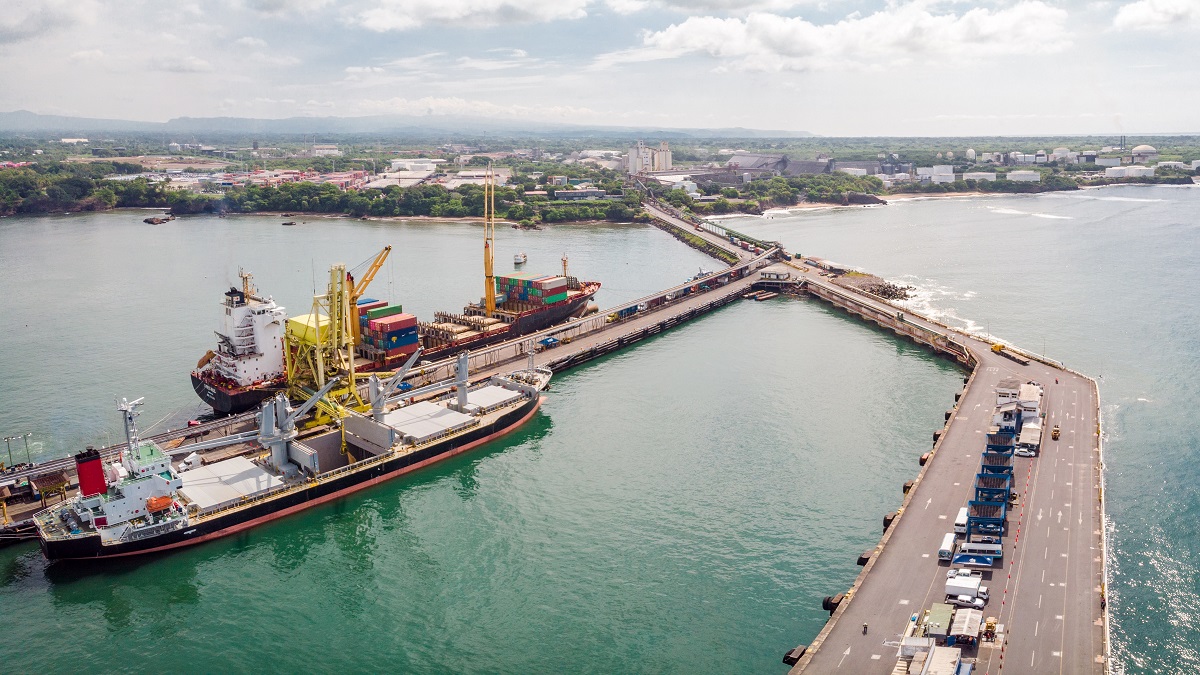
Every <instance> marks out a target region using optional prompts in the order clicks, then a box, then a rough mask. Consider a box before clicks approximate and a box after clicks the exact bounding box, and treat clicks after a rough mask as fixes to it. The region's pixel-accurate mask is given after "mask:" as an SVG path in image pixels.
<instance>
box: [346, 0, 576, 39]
mask: <svg viewBox="0 0 1200 675" xmlns="http://www.w3.org/2000/svg"><path fill="white" fill-rule="evenodd" d="M589 2H590V0H555V2H549V3H534V2H529V0H376V1H375V6H374V7H372V8H370V9H367V10H365V11H362V12H360V13H359V14H358V15H357V17H356V21H357V23H358V24H359V25H361V26H363V27H364V28H368V29H370V30H373V31H378V32H384V31H393V30H395V31H403V30H411V29H413V28H419V27H421V26H425V25H429V24H449V25H454V26H460V27H468V28H485V27H491V26H499V25H505V24H514V23H543V22H549V21H559V20H563V19H582V18H584V17H586V16H587V9H586V8H587V5H588V3H589Z"/></svg>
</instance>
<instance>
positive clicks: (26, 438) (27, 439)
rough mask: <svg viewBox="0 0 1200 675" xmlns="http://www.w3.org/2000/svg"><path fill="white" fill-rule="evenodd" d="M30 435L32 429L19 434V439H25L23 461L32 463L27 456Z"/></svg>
mask: <svg viewBox="0 0 1200 675" xmlns="http://www.w3.org/2000/svg"><path fill="white" fill-rule="evenodd" d="M32 435H33V432H32V431H26V432H25V433H24V434H21V439H22V440H24V441H25V461H26V462H27V463H28V464H30V465H33V460H32V459H30V458H29V437H30V436H32Z"/></svg>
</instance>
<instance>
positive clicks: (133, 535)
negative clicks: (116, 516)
mask: <svg viewBox="0 0 1200 675" xmlns="http://www.w3.org/2000/svg"><path fill="white" fill-rule="evenodd" d="M184 522H185V521H184V519H183V518H172V519H171V520H169V521H167V522H165V523H156V524H154V525H150V526H149V527H142V528H134V527H131V528H128V529H126V530H125V531H124V532H122V533H121V541H122V542H127V541H138V540H140V539H149V538H150V537H157V536H158V535H160V534H166V533H167V532H171V531H172V530H178V529H179V528H181V527H183V525H184Z"/></svg>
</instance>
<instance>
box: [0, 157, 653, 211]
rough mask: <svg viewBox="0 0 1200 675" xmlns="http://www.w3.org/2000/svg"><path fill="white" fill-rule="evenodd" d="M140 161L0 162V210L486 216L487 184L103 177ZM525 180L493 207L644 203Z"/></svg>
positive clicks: (613, 207) (618, 207)
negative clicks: (532, 191)
mask: <svg viewBox="0 0 1200 675" xmlns="http://www.w3.org/2000/svg"><path fill="white" fill-rule="evenodd" d="M140 171H141V167H140V166H138V165H136V164H120V163H116V164H114V163H107V162H96V163H87V164H84V163H60V162H51V163H47V164H44V165H43V164H33V165H30V166H26V167H18V168H10V169H0V215H10V214H15V213H46V212H51V211H96V210H104V209H110V208H117V207H157V208H165V209H170V210H171V212H172V213H176V214H187V213H202V212H210V213H215V212H220V213H224V212H230V213H256V212H260V211H267V212H271V211H280V212H286V211H303V212H314V213H329V214H346V215H351V216H356V217H361V216H378V217H386V216H431V217H435V218H461V217H481V216H483V204H484V200H483V187H482V186H480V185H463V186H460V187H458V188H455V189H453V190H447V189H446V188H445V187H443V186H441V185H416V186H413V187H409V188H401V187H398V186H391V187H388V188H385V189H382V190H379V189H368V190H357V191H353V190H351V191H346V190H342V189H340V188H338V187H337V186H336V185H333V184H330V183H307V182H297V183H283V184H281V185H278V186H262V187H260V186H255V185H251V186H246V187H234V188H230V189H228V190H226V191H224V192H213V193H194V192H191V191H186V190H173V189H171V188H170V184H169V183H166V182H162V181H150V180H147V179H146V178H144V177H140V176H139V177H136V178H132V179H129V180H118V179H113V178H110V179H105V178H104V176H113V175H114V174H116V175H118V176H119V175H120V174H136V173H138V172H140ZM524 192H525V188H524V186H518V187H516V188H511V187H502V188H498V189H497V190H496V215H497V216H499V217H501V218H507V219H509V220H514V221H519V222H521V223H523V224H526V225H531V224H536V223H539V222H545V223H556V222H567V221H580V220H611V221H629V220H633V219H634V218H635V217H637V215H638V214H639V213H640V211H641V207H640V203H641V196H640V195H639V194H637V193H636V192H631V193H630V194H627V195H626V196H624V197H623V198H622V199H619V200H607V199H606V200H581V201H557V200H555V199H554V198H553V191H552V190H551V191H548V192H549V194H548V195H531V196H530V197H529V198H528V199H526V198H525V197H524Z"/></svg>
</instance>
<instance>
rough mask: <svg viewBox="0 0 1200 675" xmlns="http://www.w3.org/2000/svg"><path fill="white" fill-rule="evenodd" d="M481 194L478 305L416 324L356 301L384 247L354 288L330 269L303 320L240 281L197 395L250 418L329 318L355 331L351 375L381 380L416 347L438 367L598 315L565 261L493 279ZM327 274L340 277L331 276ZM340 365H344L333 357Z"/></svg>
mask: <svg viewBox="0 0 1200 675" xmlns="http://www.w3.org/2000/svg"><path fill="white" fill-rule="evenodd" d="M488 186H490V184H488V185H485V188H486V187H488ZM488 193H489V194H488V196H487V199H486V200H485V203H486V204H488V205H489V211H488V214H487V216H486V217H485V228H484V231H485V232H484V295H483V297H482V298H480V301H479V303H478V304H476V303H472V304H469V305H467V306H466V307H464V308H463V311H462V312H461V313H452V312H435V313H434V316H433V320H432V321H428V322H423V321H419V320H418V318H417V317H416V316H413V315H412V314H406V313H404V311H403V310H404V308H403V305H399V304H395V305H393V304H389V303H387V302H384V301H380V300H374V299H372V298H367V297H363V292H364V291H365V290H366V287H367V285H369V284H370V282H371V280H372V279H373V278H374V276H375V273H376V272H377V271H378V270H379V268H380V267H381V266H382V264H383V261H384V260H386V258H387V254H388V253H389V252H390V251H391V247H390V246H388V247H386V248H384V249H383V251H381V252H380V254H379V255H377V256H376V258H375V260H374V261H373V262H372V263H371V266H370V267H369V268H368V270H367V272H366V273H365V274H364V275H363V277H362V279H361V280H359V281H357V282H355V280H354V277H353V276H352V275H350V274H348V273H346V272H345V270H344V267H341V266H335V268H334V270H331V282H330V291H329V293H328V295H327V297H328V298H330V299H329V300H327V301H326V302H325V304H324V305H322V306H318V305H317V304H316V303H314V307H313V311H312V312H311V313H309V314H305V315H301V316H297V317H292V318H288V317H287V315H286V312H285V311H284V309H283V308H282V307H278V306H276V305H275V303H274V302H273V301H271V299H270V298H266V299H264V298H262V297H260V296H259V295H257V291H256V289H254V287H253V285H252V284H251V282H250V275H249V274H246V273H241V276H242V289H241V290H239V289H237V288H231V289H230V290H229V291H228V292H227V293H225V300H224V302H223V303H222V314H223V316H222V317H221V324H220V326H219V328H218V330H217V348H216V350H213V351H209V352H208V353H207V354H205V355H204V357H203V358H202V359H201V360H200V362H199V363H198V364H197V367H196V370H194V371H193V372H192V387H193V388H194V389H195V391H196V394H197V395H198V396H199V397H200V398H201V399H203V400H204V402H205V403H207V404H209V405H210V406H212V408H213V410H214V411H215V412H217V413H221V414H229V413H237V412H242V411H244V410H248V409H250V408H252V407H253V406H255V405H257V404H258V403H259V402H260V401H262V400H263V399H264V398H266V397H268V396H270V395H272V394H273V393H274V392H276V391H279V390H280V389H281V388H284V387H287V386H288V385H289V384H294V383H293V382H290V381H289V377H288V375H287V373H288V372H289V360H288V359H289V357H291V358H292V360H293V361H296V360H297V359H299V357H298V356H297V355H298V354H299V349H300V347H301V345H304V344H310V345H311V344H318V343H322V342H325V341H326V340H327V338H326V334H327V333H328V332H329V326H330V325H331V324H330V319H329V316H330V315H331V314H339V313H342V314H346V315H350V316H349V318H347V319H346V321H348V322H352V324H353V325H352V326H351V328H352V329H353V330H352V337H351V338H349V339H348V340H346V342H348V343H349V344H348V346H349V347H350V348H351V349H350V351H351V352H352V353H353V358H354V361H355V363H354V364H353V365H354V368H353V369H354V370H356V371H359V372H383V371H390V370H394V369H395V368H396V367H398V366H399V365H401V364H403V363H404V362H405V361H406V360H407V359H408V357H409V356H411V355H412V354H413V353H414V352H415V351H416V350H417V348H418V347H420V348H421V349H422V350H423V351H424V358H425V359H427V360H430V361H433V360H438V359H442V358H447V357H451V356H454V355H456V354H458V353H460V352H462V351H463V350H466V349H479V348H482V347H485V346H488V345H492V344H495V343H497V342H502V341H505V340H511V339H514V338H518V337H521V336H523V335H527V334H529V333H536V332H538V331H541V330H544V329H546V328H549V327H551V326H554V325H555V324H558V323H561V322H563V321H566V320H568V319H572V318H578V317H582V316H584V315H585V314H588V313H591V312H595V311H597V309H596V307H595V306H594V305H592V304H590V303H591V300H592V298H593V297H595V295H596V292H597V291H599V290H600V282H598V281H580V280H579V279H578V278H576V277H574V276H571V275H570V274H569V268H568V260H567V257H566V256H565V255H564V256H563V258H562V274H561V275H548V274H537V273H532V272H513V273H511V274H502V275H495V274H494V273H493V269H492V268H493V264H494V248H495V247H494V239H495V217H494V210H493V209H492V208H491V206H490V205H491V204H492V200H493V199H494V196H493V194H494V193H492V192H491V190H488ZM335 270H340V271H337V272H336V274H335ZM339 275H340V276H339ZM339 289H340V290H339ZM347 289H348V290H347ZM335 296H337V297H338V298H340V297H343V296H344V297H346V298H348V302H349V305H350V309H349V310H348V311H345V312H343V311H342V310H340V309H338V307H340V306H341V305H340V302H341V301H340V300H338V299H334V297H335ZM355 318H356V319H357V320H356V321H355V320H354V319H355ZM334 323H337V321H335V322H334ZM335 332H336V331H335ZM335 341H336V340H335ZM339 360H345V359H344V358H342V357H339ZM293 370H294V369H293Z"/></svg>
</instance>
